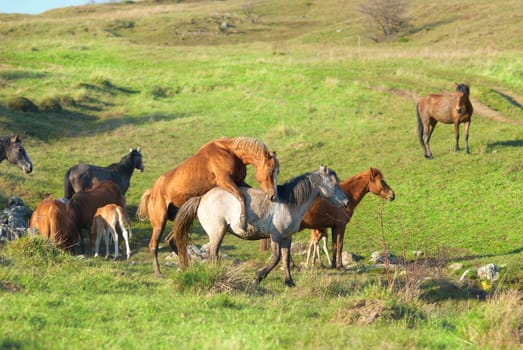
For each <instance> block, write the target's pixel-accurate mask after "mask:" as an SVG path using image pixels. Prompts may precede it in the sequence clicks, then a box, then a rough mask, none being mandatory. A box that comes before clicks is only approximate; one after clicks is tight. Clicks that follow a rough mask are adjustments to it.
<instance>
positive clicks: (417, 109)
mask: <svg viewBox="0 0 523 350" xmlns="http://www.w3.org/2000/svg"><path fill="white" fill-rule="evenodd" d="M416 119H417V120H418V136H419V142H420V143H421V144H422V145H423V123H422V122H421V115H420V114H419V102H418V103H417V104H416Z"/></svg>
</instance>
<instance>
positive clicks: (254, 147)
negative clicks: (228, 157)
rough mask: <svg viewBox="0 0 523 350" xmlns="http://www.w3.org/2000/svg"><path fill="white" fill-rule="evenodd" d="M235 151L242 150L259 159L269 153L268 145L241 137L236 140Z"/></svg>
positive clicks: (251, 138)
mask: <svg viewBox="0 0 523 350" xmlns="http://www.w3.org/2000/svg"><path fill="white" fill-rule="evenodd" d="M232 148H233V149H241V150H243V151H246V152H248V153H251V154H253V155H255V156H256V157H257V158H263V157H264V156H265V154H267V153H268V152H269V150H268V148H267V145H265V144H264V143H263V142H261V141H260V140H258V139H255V138H253V137H245V136H240V137H236V138H235V139H234V142H233V144H232Z"/></svg>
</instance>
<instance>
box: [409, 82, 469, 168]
mask: <svg viewBox="0 0 523 350" xmlns="http://www.w3.org/2000/svg"><path fill="white" fill-rule="evenodd" d="M454 84H456V91H455V92H454V93H452V94H430V95H427V96H424V97H422V98H421V99H420V100H419V101H418V104H417V105H416V114H417V119H418V131H419V139H420V142H421V145H422V146H423V148H424V150H425V158H427V159H432V152H431V151H430V147H429V142H430V136H431V135H432V132H433V131H434V128H435V127H436V124H437V123H438V122H442V123H444V124H454V133H455V135H456V145H455V147H454V151H455V152H457V151H459V124H461V123H463V124H464V126H465V151H466V153H467V154H468V153H469V127H470V119H471V117H472V111H473V108H472V104H471V103H470V99H469V96H470V89H469V87H468V86H467V85H465V84H458V83H454Z"/></svg>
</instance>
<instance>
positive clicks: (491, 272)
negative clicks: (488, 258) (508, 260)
mask: <svg viewBox="0 0 523 350" xmlns="http://www.w3.org/2000/svg"><path fill="white" fill-rule="evenodd" d="M477 273H478V277H479V278H480V279H482V280H488V281H495V280H497V279H498V278H499V268H498V267H497V266H496V265H495V264H492V263H491V264H487V265H485V266H481V267H480V268H479V269H478V270H477Z"/></svg>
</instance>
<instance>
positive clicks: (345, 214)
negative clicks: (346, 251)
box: [260, 168, 395, 269]
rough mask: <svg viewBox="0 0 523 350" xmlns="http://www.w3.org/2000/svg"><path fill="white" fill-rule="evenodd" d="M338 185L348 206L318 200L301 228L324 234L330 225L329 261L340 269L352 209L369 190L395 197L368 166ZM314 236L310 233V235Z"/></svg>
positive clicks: (264, 247)
mask: <svg viewBox="0 0 523 350" xmlns="http://www.w3.org/2000/svg"><path fill="white" fill-rule="evenodd" d="M340 187H341V189H342V190H343V192H344V193H345V195H347V198H348V199H349V206H348V207H347V208H345V209H340V208H336V207H335V206H333V205H331V204H329V203H328V202H327V201H325V200H324V199H318V200H316V201H315V202H314V204H313V205H312V206H311V208H310V209H309V210H308V211H307V213H306V214H305V216H304V217H303V221H302V222H301V226H300V230H303V229H305V228H310V229H315V230H319V231H321V235H323V236H326V235H327V229H328V228H329V227H330V228H331V232H332V261H331V266H332V267H336V268H338V269H341V268H343V263H342V260H341V253H342V251H343V239H344V237H345V228H346V227H347V225H348V224H349V222H350V219H351V218H352V214H353V213H354V209H356V207H357V206H358V204H359V203H360V202H361V200H362V199H363V197H365V195H366V194H367V193H369V192H371V193H373V194H375V195H377V196H378V197H381V198H383V199H388V200H390V201H392V200H394V196H395V195H394V191H393V190H392V189H391V188H390V187H389V185H388V184H387V183H386V182H385V180H384V178H383V174H382V173H381V171H379V170H378V169H376V168H369V169H367V170H365V171H363V172H361V173H359V174H356V175H354V176H351V177H349V178H348V179H345V180H344V181H343V182H341V183H340ZM313 235H317V233H314V232H312V233H311V236H313ZM267 248H268V242H266V241H262V242H261V245H260V250H266V249H267Z"/></svg>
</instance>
